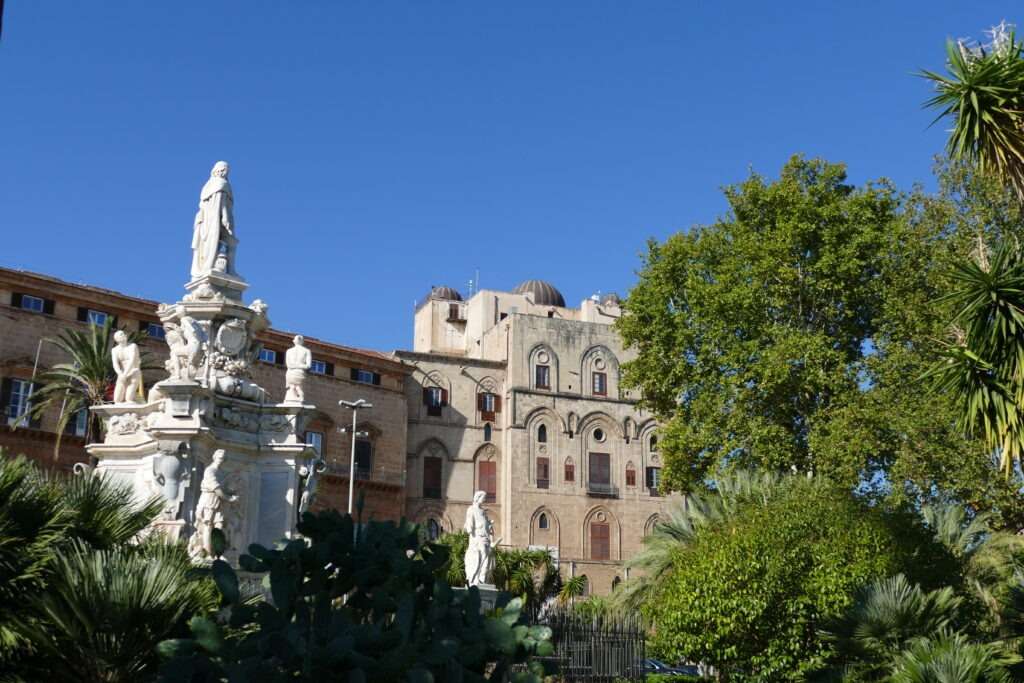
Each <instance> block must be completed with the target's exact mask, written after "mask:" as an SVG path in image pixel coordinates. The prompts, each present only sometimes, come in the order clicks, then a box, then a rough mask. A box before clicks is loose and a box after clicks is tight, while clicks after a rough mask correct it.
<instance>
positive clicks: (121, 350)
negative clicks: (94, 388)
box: [110, 330, 143, 403]
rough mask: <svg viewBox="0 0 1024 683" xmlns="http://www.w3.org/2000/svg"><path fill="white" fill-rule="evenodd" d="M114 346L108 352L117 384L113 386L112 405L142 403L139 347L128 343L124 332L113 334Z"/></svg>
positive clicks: (119, 331)
mask: <svg viewBox="0 0 1024 683" xmlns="http://www.w3.org/2000/svg"><path fill="white" fill-rule="evenodd" d="M114 342H115V346H114V348H112V349H111V350H110V360H111V361H112V362H113V364H114V373H115V374H116V375H117V383H116V384H115V385H114V403H141V402H142V395H143V394H142V358H141V356H140V355H139V347H138V346H137V345H135V344H129V343H128V335H127V334H125V332H124V330H118V331H117V332H115V333H114Z"/></svg>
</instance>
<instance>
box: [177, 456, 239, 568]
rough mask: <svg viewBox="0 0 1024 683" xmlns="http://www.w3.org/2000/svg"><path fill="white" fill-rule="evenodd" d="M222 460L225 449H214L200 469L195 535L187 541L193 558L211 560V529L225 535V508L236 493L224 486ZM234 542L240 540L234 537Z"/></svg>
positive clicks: (234, 499)
mask: <svg viewBox="0 0 1024 683" xmlns="http://www.w3.org/2000/svg"><path fill="white" fill-rule="evenodd" d="M223 462H224V450H223V449H217V450H216V451H214V452H213V458H211V462H210V464H209V465H208V466H207V467H206V470H205V471H204V472H203V481H202V483H201V484H200V485H199V502H198V503H196V519H195V535H193V536H192V539H191V542H190V543H189V553H190V554H191V555H192V557H193V558H194V559H197V560H205V559H213V558H214V557H215V556H216V552H215V550H214V547H213V530H214V529H220V530H221V531H224V532H225V535H227V529H226V528H225V527H226V524H225V520H226V519H227V516H226V515H225V507H226V506H227V504H228V503H234V502H236V501H237V500H238V496H237V495H236V494H235V493H234V492H232V491H229V490H228V489H227V486H225V484H226V477H225V474H224V472H223V471H221V469H220V467H221V464H223ZM233 540H234V541H235V542H236V543H237V542H238V541H239V539H237V538H236V539H233Z"/></svg>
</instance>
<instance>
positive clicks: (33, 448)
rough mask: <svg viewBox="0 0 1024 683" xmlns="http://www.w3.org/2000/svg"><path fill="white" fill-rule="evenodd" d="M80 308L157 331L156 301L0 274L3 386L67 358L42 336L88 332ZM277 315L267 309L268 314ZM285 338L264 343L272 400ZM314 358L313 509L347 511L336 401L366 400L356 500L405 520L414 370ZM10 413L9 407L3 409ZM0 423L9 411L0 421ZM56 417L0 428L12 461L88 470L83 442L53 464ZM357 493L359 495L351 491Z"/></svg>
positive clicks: (162, 355)
mask: <svg viewBox="0 0 1024 683" xmlns="http://www.w3.org/2000/svg"><path fill="white" fill-rule="evenodd" d="M15 293H18V294H29V295H33V296H38V297H41V298H44V299H48V300H50V301H52V302H54V303H53V307H52V308H53V311H52V313H36V312H31V311H27V310H24V309H21V308H17V307H15V306H14V305H13V301H14V297H13V295H14V294H15ZM79 307H86V308H92V309H95V310H100V311H104V312H107V313H109V314H111V315H116V316H117V326H118V327H122V328H124V329H126V330H129V331H135V330H139V329H140V327H142V326H143V324H144V323H149V322H152V323H158V322H159V320H158V318H157V316H156V307H157V302H155V301H150V300H147V299H139V298H135V297H130V296H126V295H124V294H120V293H118V292H113V291H110V290H104V289H100V288H96V287H89V286H84V285H76V284H72V283H68V282H64V281H61V280H58V279H56V278H52V277H48V276H43V275H38V274H34V273H27V272H24V271H17V270H9V269H0V379H4V378H11V377H14V378H20V379H31V377H32V371H33V364H34V362H35V354H36V351H37V349H38V350H39V372H43V371H45V370H46V369H47V368H49V367H52V366H53V365H54V364H56V363H60V362H65V361H66V360H67V358H66V357H65V356H64V354H63V352H62V351H60V350H59V349H58V348H57V347H56V346H54V345H53V344H50V343H46V342H44V343H42V344H40V340H42V339H44V338H52V337H55V336H57V335H59V334H61V333H62V332H64V331H65V330H79V331H86V330H88V329H89V323H85V322H79V320H78V309H79ZM270 314H271V315H273V309H271V310H270ZM293 336H294V335H293V334H292V333H289V332H284V331H279V330H268V331H267V332H265V333H263V334H261V335H260V341H261V342H262V343H263V345H264V347H265V348H266V349H270V350H274V351H278V352H280V356H279V357H280V359H281V363H276V362H262V361H261V362H260V363H258V364H257V367H256V368H255V370H254V373H253V374H254V380H255V381H256V382H257V383H258V384H259V385H260V386H262V387H264V388H265V389H266V390H267V391H268V393H269V394H270V396H271V397H272V399H273V400H280V399H281V398H282V397H283V396H284V374H285V368H284V365H283V355H284V352H285V351H286V350H287V349H288V348H290V347H291V345H292V337H293ZM306 345H307V346H308V347H309V348H310V351H311V352H312V355H313V358H314V359H315V360H322V361H324V362H325V363H328V364H329V365H328V368H329V369H331V370H332V372H333V374H331V375H316V374H313V373H309V374H308V375H307V382H306V399H307V403H313V404H315V405H316V406H317V408H318V410H319V414H318V416H317V418H316V419H315V420H314V421H313V423H312V424H311V425H310V431H316V432H319V433H322V434H323V453H324V456H325V459H326V461H327V463H328V467H329V469H328V472H327V473H326V476H325V477H324V479H322V480H321V481H322V482H323V485H322V487H321V489H320V494H319V497H318V501H319V502H318V506H320V507H336V508H339V509H342V510H344V509H346V507H347V504H348V470H349V459H350V447H351V441H350V437H349V435H348V434H340V433H338V428H339V427H350V426H351V413H350V412H349V411H348V409H346V408H342V407H340V406H338V401H339V400H341V399H344V400H349V401H352V400H355V399H358V398H365V399H367V400H369V401H370V402H371V403H372V404H373V406H374V407H373V409H372V410H370V411H367V412H366V413H365V414H364V415H361V416H360V424H359V430H360V431H366V432H368V433H369V435H370V440H371V442H372V453H373V458H372V471H371V473H370V476H369V478H368V479H360V480H357V482H356V489H357V491H358V492H363V493H364V494H365V500H366V508H365V509H366V512H367V514H369V513H371V512H372V514H373V515H374V516H375V517H376V518H389V519H397V518H398V517H400V516H401V515H402V514H403V512H404V485H405V452H406V441H407V437H406V427H405V426H406V400H405V377H406V375H407V374H408V372H409V371H410V369H409V368H407V367H406V366H404V365H403V364H402V363H401V362H399V361H397V360H395V359H393V358H392V357H390V356H388V355H386V354H382V353H377V352H373V351H363V350H359V349H353V348H350V347H344V346H339V345H336V344H330V343H327V342H322V341H320V340H316V339H311V338H308V337H307V338H306ZM142 346H143V350H144V351H148V352H149V353H150V354H152V356H153V358H154V360H155V361H156V362H157V364H162V361H163V360H165V359H166V357H167V347H166V344H165V343H164V342H163V341H161V340H157V339H147V340H145V341H144V342H143V343H142ZM353 368H362V369H365V370H369V371H371V372H373V373H376V374H377V375H379V382H380V383H379V385H375V384H372V383H363V382H358V381H355V380H353V379H352V378H351V370H352V369H353ZM164 377H166V373H164V372H162V371H150V372H147V373H146V386H147V387H149V386H151V385H152V383H153V382H155V381H158V380H160V379H163V378H164ZM2 409H3V410H6V405H4V406H2ZM4 415H5V416H6V413H4ZM58 415H59V410H56V409H55V410H53V411H51V412H50V413H48V414H47V415H45V416H44V417H43V420H42V421H41V423H40V424H39V425H38V428H34V429H30V428H27V427H19V428H18V429H16V430H13V431H12V430H11V429H10V427H9V426H8V421H7V420H6V419H4V420H2V421H0V425H2V426H0V447H3V448H5V449H7V450H8V451H9V452H10V453H13V454H18V453H24V454H26V455H28V456H30V457H32V458H33V459H35V460H37V461H38V462H40V463H41V464H43V465H44V466H47V467H53V468H56V469H61V470H68V469H70V468H71V467H72V466H73V465H74V463H76V462H86V461H87V456H86V453H85V450H84V439H81V438H75V437H68V436H66V435H65V436H64V437H63V438H62V443H61V447H60V451H59V453H58V455H57V457H56V458H55V457H54V450H55V442H56V438H55V433H54V432H55V426H56V424H57V420H58ZM357 495H358V493H357Z"/></svg>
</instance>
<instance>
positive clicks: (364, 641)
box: [160, 510, 553, 683]
mask: <svg viewBox="0 0 1024 683" xmlns="http://www.w3.org/2000/svg"><path fill="white" fill-rule="evenodd" d="M298 530H299V532H300V533H301V534H302V535H303V536H304V537H305V538H303V539H295V540H292V541H289V542H287V543H286V544H284V545H283V546H282V547H279V548H276V549H268V548H264V547H262V546H259V545H255V544H254V545H251V546H249V552H250V553H251V554H250V555H243V556H242V557H241V558H240V559H239V565H240V566H241V568H242V569H244V570H245V571H247V572H250V573H253V574H262V575H263V582H264V586H265V587H266V588H268V589H269V590H270V593H271V596H272V598H273V600H272V602H271V601H259V602H256V603H245V602H243V601H242V600H241V595H240V590H239V577H238V575H237V574H236V573H235V571H234V570H233V569H232V568H231V567H230V566H229V565H228V564H226V563H225V562H223V561H221V560H217V561H215V562H214V563H213V566H212V571H213V576H214V578H215V580H216V581H217V584H218V587H219V588H220V591H221V593H222V595H223V597H224V602H225V603H226V604H227V605H228V606H229V608H230V609H229V612H230V619H229V622H228V623H229V628H228V629H225V628H224V627H222V626H221V625H220V624H217V623H214V622H213V621H211V620H209V619H205V618H194V619H193V620H192V621H191V623H190V626H191V629H192V633H193V637H192V638H190V639H178V640H170V641H166V642H164V643H162V644H161V648H160V649H161V652H162V654H164V655H165V656H166V657H167V658H168V660H167V661H166V663H165V666H164V667H163V676H162V679H163V680H165V681H188V682H190V683H200V682H203V683H205V682H208V681H224V680H229V679H230V680H232V681H235V680H238V681H243V680H244V681H286V680H287V681H325V680H347V681H352V682H358V681H373V682H374V683H388V682H391V681H395V682H397V681H407V682H409V683H420V682H427V681H434V680H437V681H449V680H457V681H465V682H466V683H470V682H472V681H486V680H494V681H503V680H505V678H504V677H505V675H506V674H508V673H509V672H510V670H511V669H512V666H513V665H515V664H520V665H526V668H527V670H526V671H520V672H518V673H516V674H515V675H513V676H512V679H511V680H513V681H532V682H536V683H539V682H540V680H541V678H540V677H541V676H542V675H543V673H544V670H543V667H542V666H541V664H540V663H539V662H530V661H529V659H530V657H531V655H534V654H536V655H539V656H549V655H551V654H552V652H553V648H552V646H551V643H550V638H551V630H550V629H549V628H547V627H542V626H534V627H528V626H526V625H524V624H520V623H519V621H520V609H521V606H522V602H521V600H519V599H518V598H517V599H514V600H512V601H510V602H509V603H508V604H506V605H504V606H503V607H502V608H500V609H498V610H497V613H496V614H494V615H492V616H485V615H482V614H481V613H480V595H479V591H478V590H477V589H476V588H470V589H468V590H465V591H455V590H453V589H452V588H451V587H450V586H449V585H448V583H447V582H446V581H444V580H443V579H439V578H437V576H436V573H437V572H438V571H439V570H441V569H442V568H443V567H444V564H445V562H446V561H447V560H448V548H447V547H445V546H443V545H439V544H427V545H425V546H422V547H421V546H420V544H419V540H418V539H419V533H418V530H417V528H416V526H415V525H412V524H408V523H406V522H402V523H401V524H395V523H393V522H370V523H368V524H367V525H366V526H365V528H364V529H362V530H360V531H358V535H357V532H356V529H355V525H354V524H353V521H352V518H351V517H349V516H347V515H346V516H342V515H340V514H339V513H338V512H337V511H334V510H329V511H325V512H321V513H319V514H317V515H312V514H308V513H307V514H306V515H304V516H303V520H302V522H300V523H299V526H298Z"/></svg>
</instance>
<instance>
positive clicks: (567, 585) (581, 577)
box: [558, 574, 590, 605]
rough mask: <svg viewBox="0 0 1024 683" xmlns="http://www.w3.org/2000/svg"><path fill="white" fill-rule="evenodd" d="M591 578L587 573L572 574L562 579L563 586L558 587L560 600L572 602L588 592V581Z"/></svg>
mask: <svg viewBox="0 0 1024 683" xmlns="http://www.w3.org/2000/svg"><path fill="white" fill-rule="evenodd" d="M589 581H590V579H588V578H587V575H586V574H578V575H576V576H570V577H569V578H568V579H565V580H564V581H562V587H561V588H559V589H558V602H560V603H561V604H563V605H565V604H567V603H571V602H573V601H574V600H576V599H577V598H579V597H581V596H582V595H583V594H584V593H586V592H587V583H588V582H589Z"/></svg>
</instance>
